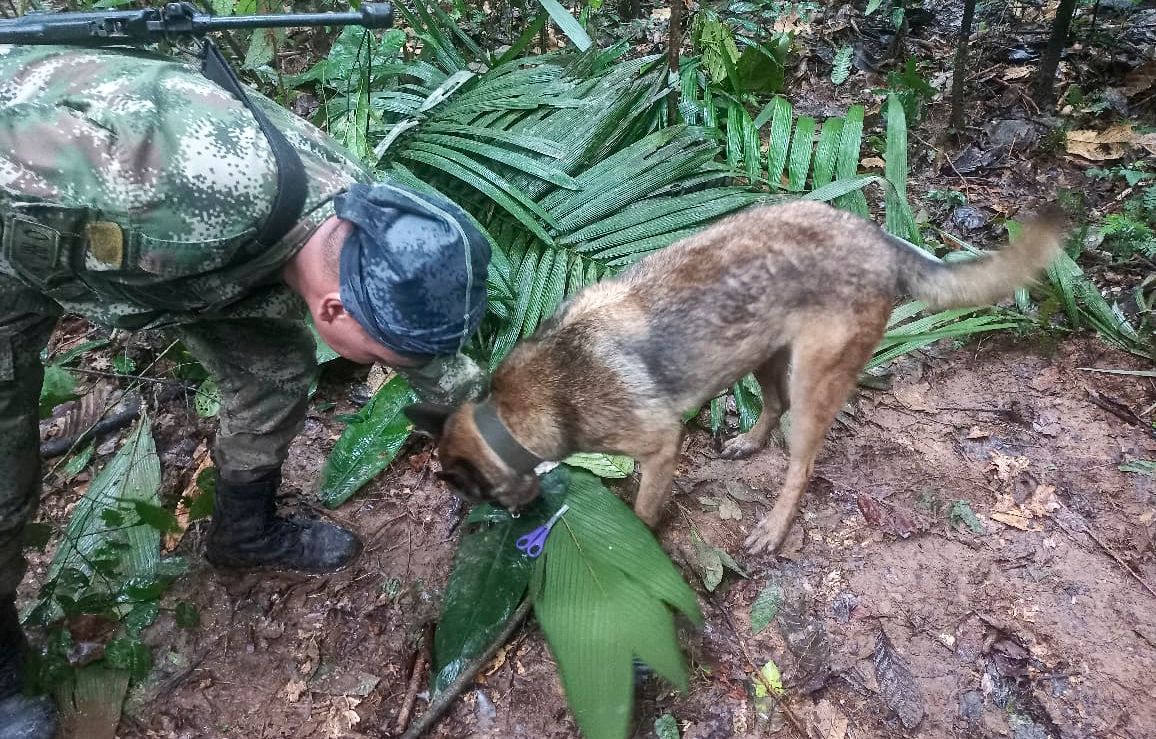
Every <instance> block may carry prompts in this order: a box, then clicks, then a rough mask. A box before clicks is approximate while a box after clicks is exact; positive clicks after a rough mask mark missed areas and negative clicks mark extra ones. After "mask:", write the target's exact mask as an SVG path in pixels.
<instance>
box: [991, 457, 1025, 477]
mask: <svg viewBox="0 0 1156 739" xmlns="http://www.w3.org/2000/svg"><path fill="white" fill-rule="evenodd" d="M1031 464H1032V463H1031V461H1030V460H1029V459H1028V458H1027V457H1009V456H1008V455H1006V454H1001V453H1000V452H992V453H991V464H989V465H988V469H990V470H993V471H994V472H995V476H996V478H997V479H999V480H1001V481H1003V482H1008V481H1009V480H1013V479H1015V478H1017V477H1019V476H1020V475H1021V474H1022V473H1024V472H1026V471H1027V469H1028V467H1031Z"/></svg>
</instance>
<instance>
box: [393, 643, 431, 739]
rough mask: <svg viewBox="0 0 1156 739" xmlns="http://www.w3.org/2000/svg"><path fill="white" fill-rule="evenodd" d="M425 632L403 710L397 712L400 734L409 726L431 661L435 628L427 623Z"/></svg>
mask: <svg viewBox="0 0 1156 739" xmlns="http://www.w3.org/2000/svg"><path fill="white" fill-rule="evenodd" d="M424 632H425V633H424V634H423V635H422V640H421V642H422V643H421V646H420V647H418V650H417V654H416V655H414V659H413V671H412V672H410V675H409V687H408V688H407V689H406V691H405V700H404V701H403V702H402V704H401V710H400V711H398V713H397V723H396V724H395V727H394V730H393V733H395V734H400V733H401V732H403V731H405V730H406V727H408V726H409V719H410V717H411V716H413V707H414V706H415V705H416V704H417V689H418V686H420V685H421V676H422V675H423V674H425V668H426V665H427V664H428V663H429V654H430V645H431V644H432V643H433V629H432V628H431V627H429V626H428V625H427V626H426V628H425V629H424Z"/></svg>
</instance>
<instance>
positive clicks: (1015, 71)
mask: <svg viewBox="0 0 1156 739" xmlns="http://www.w3.org/2000/svg"><path fill="white" fill-rule="evenodd" d="M1031 73H1032V67H1029V66H1026V65H1025V66H1019V67H1008V68H1007V71H1005V72H1004V73H1003V79H1005V80H1008V81H1011V80H1022V79H1023V78H1024V77H1027V76H1028V75H1029V74H1031Z"/></svg>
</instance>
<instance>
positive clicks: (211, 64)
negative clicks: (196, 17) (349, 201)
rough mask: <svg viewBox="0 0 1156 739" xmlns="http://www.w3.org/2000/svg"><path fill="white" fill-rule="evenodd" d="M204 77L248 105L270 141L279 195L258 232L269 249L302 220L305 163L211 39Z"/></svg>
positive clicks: (206, 42) (204, 60)
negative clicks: (255, 100) (256, 103)
mask: <svg viewBox="0 0 1156 739" xmlns="http://www.w3.org/2000/svg"><path fill="white" fill-rule="evenodd" d="M201 74H203V75H205V77H206V78H208V79H209V80H210V81H212V82H215V83H217V84H218V85H220V86H221V87H223V88H225V90H227V91H228V92H230V93H232V95H233V96H234V97H236V98H237V99H238V100H240V101H241V102H242V103H244V104H245V107H246V108H248V109H249V112H250V113H252V114H253V117H254V118H256V119H257V125H259V126H260V127H261V131H262V133H264V134H265V138H266V139H267V140H268V141H269V148H270V149H271V150H272V152H273V162H274V164H275V165H276V166H277V193H276V195H275V196H274V198H273V208H272V210H271V211H270V213H269V217H268V218H266V219H265V223H264V224H262V226H261V229H260V231H258V232H257V236H256V240H257V242H258V243H259V244H261V245H262V246H265V247H272V246H275V245H276V244H277V243H278V242H279V241H281V239H282V238H284V237H285V235H286V234H288V233H289V231H290V230H291V229H292V228H293V227H294V226H295V225H297V222H298V221H299V220H300V219H301V211H302V209H303V208H304V207H305V195H306V188H305V166H304V165H303V164H302V163H301V157H300V156H298V154H297V151H296V150H295V149H294V148H293V147H292V146H290V144H289V142H288V141H287V140H286V139H285V135H284V134H283V133H281V131H280V130H278V129H277V127H276V126H274V125H273V122H272V121H271V120H269V117H268V116H266V115H265V111H263V110H261V108H260V107H258V106H257V105H255V104H254V103H253V101H252V99H251V98H250V97H249V96H248V95H247V94H245V88H244V87H242V86H241V81H240V80H239V79H237V75H236V74H235V73H234V72H233V69H232V67H230V66H229V62H227V61H226V60H225V57H224V56H222V54H221V51H220V49H218V48H217V45H216V44H215V43H213V41H212V40H211V39H204V47H203V51H202V56H201Z"/></svg>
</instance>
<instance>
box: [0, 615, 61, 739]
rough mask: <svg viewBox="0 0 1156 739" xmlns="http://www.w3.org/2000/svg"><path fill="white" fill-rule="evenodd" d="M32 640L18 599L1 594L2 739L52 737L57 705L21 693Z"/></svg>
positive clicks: (43, 698)
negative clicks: (22, 625) (23, 628)
mask: <svg viewBox="0 0 1156 739" xmlns="http://www.w3.org/2000/svg"><path fill="white" fill-rule="evenodd" d="M27 648H28V643H27V642H26V641H25V640H24V632H23V631H21V629H20V620H19V618H17V616H16V598H15V596H13V595H7V596H3V595H0V739H52V737H53V736H55V735H56V706H54V705H53V704H52V701H51V700H50V699H48V698H45V697H44V696H39V697H32V696H27V695H23V694H22V693H21V692H20V689H21V687H22V686H23V684H24V653H25V650H26V649H27Z"/></svg>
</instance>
